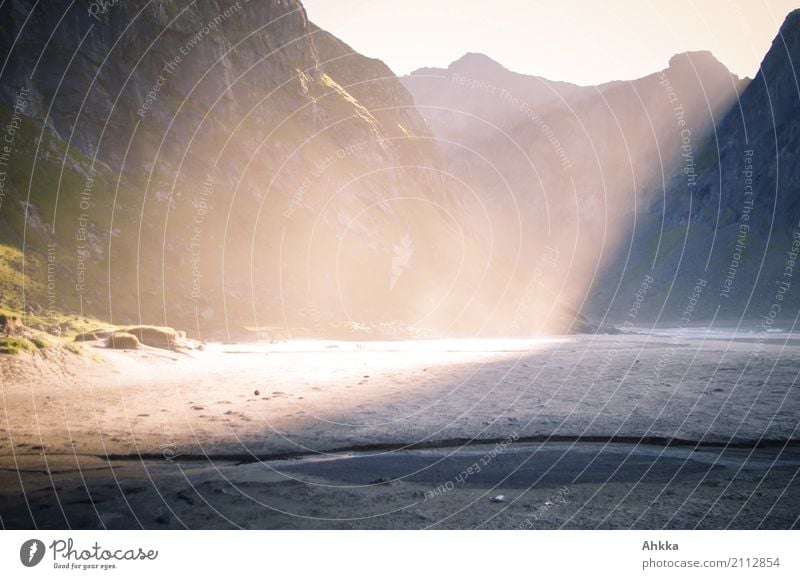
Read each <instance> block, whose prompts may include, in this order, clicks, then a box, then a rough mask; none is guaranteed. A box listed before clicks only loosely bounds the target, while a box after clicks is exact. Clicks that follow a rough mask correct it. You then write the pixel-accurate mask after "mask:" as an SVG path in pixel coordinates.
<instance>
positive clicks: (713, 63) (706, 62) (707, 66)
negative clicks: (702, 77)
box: [669, 50, 730, 73]
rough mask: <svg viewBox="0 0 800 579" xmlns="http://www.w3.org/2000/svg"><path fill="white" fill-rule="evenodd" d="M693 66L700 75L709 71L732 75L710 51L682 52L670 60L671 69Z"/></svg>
mask: <svg viewBox="0 0 800 579" xmlns="http://www.w3.org/2000/svg"><path fill="white" fill-rule="evenodd" d="M687 66H691V67H694V68H695V69H696V70H697V71H698V72H699V73H704V72H708V71H713V70H715V69H716V70H717V71H725V72H727V73H730V71H729V70H728V67H727V66H725V65H724V64H723V63H722V62H720V60H719V59H718V58H717V57H716V56H714V55H713V54H712V53H711V52H710V51H708V50H693V51H687V52H680V53H678V54H675V55H673V56H672V57H671V58H670V59H669V68H672V69H674V68H682V67H687Z"/></svg>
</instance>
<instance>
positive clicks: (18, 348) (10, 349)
mask: <svg viewBox="0 0 800 579" xmlns="http://www.w3.org/2000/svg"><path fill="white" fill-rule="evenodd" d="M36 349H37V347H36V344H34V343H33V342H32V341H30V340H28V339H27V338H22V337H19V336H8V337H4V338H0V354H10V355H15V354H19V353H20V352H31V351H33V350H36Z"/></svg>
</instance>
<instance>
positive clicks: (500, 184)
mask: <svg viewBox="0 0 800 579" xmlns="http://www.w3.org/2000/svg"><path fill="white" fill-rule="evenodd" d="M403 82H404V84H405V85H406V87H408V89H409V90H410V92H411V93H412V95H413V96H414V100H415V103H416V104H417V106H418V109H419V111H420V114H422V115H423V116H424V117H425V119H426V121H427V122H428V124H429V126H430V127H431V130H432V131H433V132H434V133H435V134H436V135H437V137H438V138H439V143H438V144H439V148H440V150H441V151H442V154H443V156H444V158H445V160H446V164H447V167H448V170H449V171H451V172H452V173H453V174H455V175H458V176H459V177H460V178H461V179H463V180H464V181H465V183H466V184H467V186H469V187H470V188H472V189H473V190H475V191H476V192H477V197H479V198H480V203H481V205H480V206H478V207H476V208H474V209H473V211H472V214H475V215H480V214H482V211H486V212H488V214H489V215H491V224H490V230H488V231H486V232H485V235H486V236H487V238H488V237H490V236H494V239H495V240H496V243H497V244H498V246H499V247H500V249H501V251H502V253H503V254H505V255H508V256H514V255H520V256H521V259H522V262H523V263H525V264H526V265H527V267H529V268H531V269H532V270H536V268H537V264H538V263H540V261H541V260H542V254H543V251H544V252H549V253H550V254H551V255H557V256H558V259H557V263H555V264H551V265H550V266H549V267H548V268H546V269H547V273H546V276H545V277H546V279H545V280H544V284H545V285H546V286H548V287H549V288H550V290H551V292H552V293H553V294H555V295H558V296H559V297H560V298H561V299H563V300H565V301H567V302H568V303H571V304H573V305H574V306H575V307H577V308H581V307H585V304H584V300H585V299H586V297H587V293H588V292H590V288H592V287H595V286H596V284H597V276H598V275H599V273H600V272H601V271H602V270H601V266H602V264H604V263H605V262H607V261H608V260H609V259H613V257H614V256H616V255H617V252H619V251H622V252H624V251H625V242H626V240H625V236H624V232H625V231H626V230H627V227H628V224H629V222H630V220H631V219H632V215H633V212H634V211H635V210H636V209H637V208H638V207H639V206H641V205H643V204H649V202H650V200H651V199H652V198H654V197H658V196H660V195H661V193H660V189H661V188H662V187H663V183H664V182H665V180H666V178H667V176H669V175H671V173H672V172H673V170H674V168H675V167H676V166H677V165H678V163H679V161H680V158H681V146H682V144H683V140H682V138H683V136H685V135H686V134H690V135H691V140H692V142H696V141H697V140H698V139H702V138H704V136H705V135H707V134H708V133H709V131H710V130H711V128H712V127H713V124H714V122H715V121H716V120H718V118H719V117H720V116H721V115H722V114H723V112H724V111H726V110H727V109H728V107H729V106H730V103H731V102H732V101H734V100H735V99H736V97H737V95H738V93H739V91H740V90H741V89H742V88H743V87H744V86H745V85H746V81H742V80H740V79H738V78H737V77H735V76H734V75H732V74H730V72H728V70H727V69H725V67H724V66H723V65H722V64H721V63H719V62H718V61H717V60H716V59H715V58H714V57H713V56H712V55H711V54H709V53H707V52H695V53H686V54H681V55H676V56H675V57H673V58H672V59H671V60H670V63H669V68H667V69H665V70H664V71H661V72H659V73H655V74H652V75H649V76H647V77H644V78H641V79H637V80H633V81H625V82H611V83H608V84H604V85H601V86H597V87H580V86H575V85H570V84H567V83H560V82H552V81H549V80H547V79H543V78H539V77H530V76H524V75H520V74H517V73H513V72H510V71H507V70H505V69H504V68H503V67H502V66H500V65H499V64H498V63H496V62H494V61H492V60H491V59H489V58H488V57H485V56H482V55H474V54H469V55H466V56H465V57H463V58H462V59H460V60H459V61H456V62H454V63H453V64H452V65H450V67H448V69H446V70H441V69H422V70H420V71H416V72H415V73H413V74H412V75H410V76H407V77H404V78H403ZM542 248H545V249H544V250H543V249H542ZM639 282H640V283H641V276H640V279H639ZM605 283H606V284H607V283H608V282H605ZM606 297H608V296H606ZM593 312H594V313H599V314H601V315H602V314H603V312H604V310H603V309H602V308H594V310H593Z"/></svg>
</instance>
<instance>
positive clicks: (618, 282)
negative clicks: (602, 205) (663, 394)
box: [587, 10, 800, 330]
mask: <svg viewBox="0 0 800 579" xmlns="http://www.w3.org/2000/svg"><path fill="white" fill-rule="evenodd" d="M798 62H800V10H795V11H793V12H791V13H790V14H789V15H788V16H787V17H786V19H785V21H784V23H783V25H782V26H781V28H780V31H779V33H778V35H777V36H776V38H775V40H774V41H773V43H772V45H771V47H770V49H769V51H768V52H767V54H766V56H765V57H764V59H763V61H762V63H761V66H760V68H759V70H758V73H757V74H756V76H755V78H754V79H753V81H752V82H750V83H749V84H748V86H747V88H746V89H745V90H744V91H743V92H742V94H741V95H740V98H739V99H738V100H737V101H734V103H733V104H732V106H731V107H730V108H729V110H728V111H727V112H726V114H725V115H723V116H722V118H720V119H719V120H718V121H717V123H716V126H715V128H714V132H713V133H712V134H710V135H708V137H707V138H706V139H704V140H700V141H693V142H692V148H691V156H687V157H685V158H684V159H683V160H682V162H681V163H680V164H679V167H678V168H677V170H676V171H675V172H674V173H673V174H672V175H671V176H670V179H669V180H668V182H667V183H666V184H665V185H664V187H663V195H661V196H660V197H657V198H656V199H654V200H653V202H652V203H650V204H649V205H646V206H644V207H642V208H641V210H640V211H639V212H638V213H637V214H636V219H635V220H634V223H633V225H631V226H630V228H629V233H628V241H629V243H630V247H631V252H630V255H629V256H625V257H623V256H622V255H621V254H620V256H619V257H618V258H617V259H616V260H614V261H613V262H612V263H610V264H609V265H608V267H607V269H606V270H605V272H604V273H603V275H602V276H601V279H600V282H599V283H598V284H597V285H596V286H595V288H594V295H593V297H592V300H591V307H590V308H587V311H588V312H592V313H595V314H597V315H600V316H601V317H602V315H603V314H604V313H605V312H606V311H608V312H609V313H610V315H611V316H612V317H616V318H619V317H620V316H622V315H624V314H623V312H624V311H625V310H626V309H627V308H629V307H630V306H629V304H628V305H626V304H625V301H626V299H627V298H626V297H620V296H628V297H629V296H630V295H632V294H633V293H635V289H636V288H637V287H638V286H639V284H640V283H641V277H642V275H643V273H644V272H650V274H651V275H652V277H653V279H654V283H653V290H652V291H651V295H650V297H649V298H648V300H647V301H646V303H645V304H643V306H642V308H641V316H642V319H646V320H656V319H660V320H675V319H680V318H682V317H685V316H684V313H685V312H686V311H687V309H688V308H689V306H692V310H693V311H690V315H689V316H688V318H687V319H688V320H690V321H691V322H695V321H698V322H699V321H703V322H708V321H711V320H714V321H716V322H722V323H726V324H731V323H733V324H739V323H744V324H745V325H748V326H749V325H751V324H753V323H757V325H758V326H759V327H760V328H761V330H766V329H772V328H778V327H783V328H788V327H792V326H793V325H794V324H795V322H796V320H795V318H796V315H797V311H798V309H800V288H798V281H797V279H796V275H795V273H796V263H795V261H796V257H797V255H798V251H800V163H799V162H798V161H799V159H798V151H800V138H799V137H800V123H798V119H800V86H799V85H798V74H797V63H798ZM626 259H627V264H626V263H625V260H626ZM698 286H700V287H701V288H702V290H701V292H697V291H696V289H695V288H696V287H698ZM616 288H618V289H616ZM612 290H613V291H617V292H618V294H617V295H618V297H617V298H616V299H614V298H613V297H612ZM696 293H699V294H700V295H699V296H698V297H696V299H694V300H692V295H693V294H696ZM628 301H629V300H628ZM693 301H694V302H696V303H692V302H693Z"/></svg>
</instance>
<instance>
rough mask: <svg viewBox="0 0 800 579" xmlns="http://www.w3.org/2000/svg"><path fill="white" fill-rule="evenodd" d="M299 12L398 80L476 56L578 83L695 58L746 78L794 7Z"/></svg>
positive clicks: (717, 1)
mask: <svg viewBox="0 0 800 579" xmlns="http://www.w3.org/2000/svg"><path fill="white" fill-rule="evenodd" d="M304 5H305V7H306V11H307V13H308V17H309V19H310V20H311V21H312V22H314V23H315V24H316V25H318V26H320V27H321V28H323V29H325V30H327V31H328V32H331V33H332V34H335V35H336V36H338V37H339V38H340V39H341V40H343V41H344V42H346V43H347V44H349V45H350V46H351V47H352V48H353V49H354V50H356V51H358V52H360V53H362V54H364V55H366V56H370V57H373V58H378V59H381V60H383V61H384V62H385V63H386V64H387V65H388V66H389V67H390V68H391V69H392V71H393V72H394V73H395V74H398V75H405V74H408V73H410V72H412V71H414V70H416V69H418V68H422V67H441V68H446V67H447V65H449V64H450V63H451V62H454V61H455V60H458V59H459V58H460V57H461V56H463V55H464V54H466V53H467V52H479V53H483V54H486V55H487V56H489V57H490V58H492V59H494V60H496V61H497V62H499V63H500V64H502V65H503V66H505V67H506V68H508V69H509V70H513V71H515V72H519V73H522V74H530V75H536V76H542V77H544V78H548V79H550V80H560V81H567V82H573V83H576V84H581V85H592V84H600V83H603V82H608V81H613V80H630V79H635V78H640V77H642V76H645V75H647V74H650V73H653V72H656V71H658V70H662V69H664V68H666V67H667V63H668V61H669V59H670V57H672V56H673V55H675V54H679V53H682V52H687V51H697V50H708V51H710V52H711V53H712V54H714V56H715V57H716V58H717V59H719V60H720V61H721V62H722V63H723V64H724V65H725V66H726V67H727V68H728V69H729V70H730V71H731V72H733V73H734V74H736V75H738V76H740V77H749V78H753V76H754V75H755V73H756V72H757V71H758V67H759V65H760V63H761V59H762V58H763V57H764V55H765V54H766V52H767V50H768V49H769V46H770V44H771V42H772V40H773V39H774V38H775V36H776V35H777V33H778V30H779V28H780V25H781V24H782V22H783V20H784V18H785V17H786V15H787V14H788V13H789V12H790V11H791V10H793V9H795V8H800V3H798V2H797V1H795V0H778V1H775V2H766V0H761V1H760V2H755V3H754V2H745V1H744V0H734V1H731V2H725V1H723V0H712V1H709V2H702V3H700V2H695V1H693V0H678V1H677V2H657V1H650V2H637V1H636V0H617V1H616V2H615V3H614V4H613V6H614V10H613V11H611V10H608V6H609V5H608V4H597V3H593V2H584V1H582V0H578V1H571V2H568V3H564V4H559V8H558V10H553V9H549V10H548V9H546V7H545V5H544V4H543V3H541V2H528V1H526V0H504V1H503V2H500V3H495V4H493V5H492V9H491V10H487V8H486V4H485V3H482V2H478V1H477V0H461V1H459V0H439V1H437V2H433V3H431V2H424V1H422V0H409V2H405V3H403V5H402V8H400V7H398V6H396V5H393V4H387V3H380V2H378V3H372V2H368V1H367V0H335V1H334V0H308V1H307V2H304ZM476 22H478V23H480V25H479V27H478V26H476V24H475V23H476ZM410 37H411V38H413V42H409V38H410ZM598 47H602V50H598Z"/></svg>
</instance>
